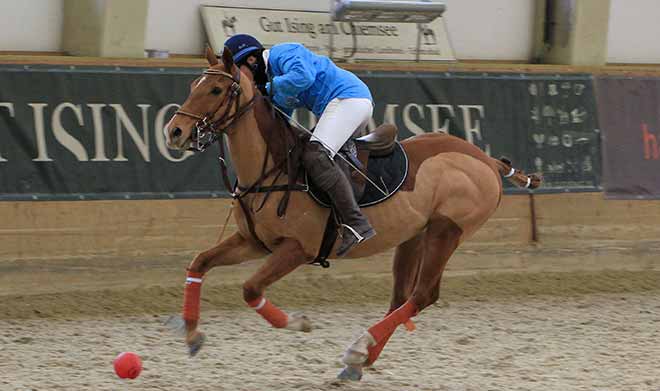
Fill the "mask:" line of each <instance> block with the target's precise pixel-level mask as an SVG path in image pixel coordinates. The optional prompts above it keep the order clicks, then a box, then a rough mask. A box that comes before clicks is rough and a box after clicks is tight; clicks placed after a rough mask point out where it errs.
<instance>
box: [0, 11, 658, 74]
mask: <svg viewBox="0 0 660 391" xmlns="http://www.w3.org/2000/svg"><path fill="white" fill-rule="evenodd" d="M445 2H446V4H447V6H448V10H449V11H448V14H447V26H448V30H449V34H450V37H451V39H452V42H453V45H454V50H455V52H456V56H457V58H459V59H463V60H469V59H490V60H513V61H523V62H524V61H528V60H529V58H530V56H531V53H532V45H533V36H534V34H533V27H534V7H535V5H534V4H535V2H534V1H530V0H498V1H497V2H484V1H480V0H445ZM202 3H203V4H208V5H224V6H236V7H250V8H259V7H262V8H281V9H303V10H316V11H323V10H326V9H327V7H328V0H308V1H304V2H302V1H297V0H279V1H277V2H273V1H268V0H207V1H201V0H190V1H177V0H152V1H150V2H149V11H148V19H147V32H146V42H145V45H146V48H149V49H164V50H169V51H170V52H171V53H179V54H197V53H200V51H201V48H202V46H203V44H204V42H205V33H204V30H203V25H202V21H201V17H200V12H199V6H200V5H201V4H202ZM62 4H63V0H49V1H41V0H23V1H20V2H16V1H5V2H2V3H0V23H2V31H3V34H0V51H51V52H59V51H61V50H62V47H61V30H62V23H63V13H62V9H63V6H62ZM659 12H660V3H658V2H657V1H655V0H637V1H635V6H634V7H633V6H631V5H630V2H627V1H624V0H612V1H611V12H610V29H609V35H608V39H609V41H608V51H609V55H608V62H611V63H660V47H658V46H657V45H655V44H654V39H655V37H657V36H658V35H660V25H658V24H657V23H655V20H654V17H655V15H658V13H659ZM25 26H30V28H29V29H26V28H25Z"/></svg>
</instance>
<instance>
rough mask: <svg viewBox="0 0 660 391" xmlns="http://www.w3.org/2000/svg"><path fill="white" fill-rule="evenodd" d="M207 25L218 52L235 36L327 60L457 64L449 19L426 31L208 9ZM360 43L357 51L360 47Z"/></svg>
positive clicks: (313, 14)
mask: <svg viewBox="0 0 660 391" xmlns="http://www.w3.org/2000/svg"><path fill="white" fill-rule="evenodd" d="M201 11H202V20H203V21H204V25H205V28H206V33H207V36H208V37H209V41H210V42H211V46H212V47H213V49H214V50H215V51H216V52H220V51H221V50H222V49H223V47H224V42H225V40H226V39H227V38H229V37H231V36H232V35H235V34H240V33H247V34H252V35H254V36H255V37H256V38H257V39H258V40H259V41H261V43H262V44H264V46H266V47H271V46H273V45H275V44H278V43H281V42H300V43H301V44H303V45H305V47H307V48H308V49H310V50H312V51H314V52H316V53H317V54H321V55H329V53H330V36H332V39H333V57H334V58H342V59H354V60H390V61H393V60H394V61H396V60H409V61H413V60H415V59H416V56H417V37H418V34H420V32H421V40H420V51H419V53H420V60H422V61H426V60H430V61H456V58H455V57H454V52H453V50H452V47H451V44H450V42H449V37H448V35H447V29H446V27H445V22H444V19H443V18H438V19H436V20H435V21H433V22H432V23H428V24H423V25H421V26H420V27H418V26H417V24H415V23H378V22H355V23H349V22H332V21H331V20H330V14H329V13H327V12H317V11H284V10H263V9H250V8H234V7H221V6H202V7H201ZM354 38H355V41H356V47H354Z"/></svg>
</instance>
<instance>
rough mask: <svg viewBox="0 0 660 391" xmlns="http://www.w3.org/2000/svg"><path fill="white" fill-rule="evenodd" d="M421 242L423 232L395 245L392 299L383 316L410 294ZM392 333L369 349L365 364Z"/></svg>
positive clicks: (420, 250) (421, 256) (374, 355)
mask: <svg viewBox="0 0 660 391" xmlns="http://www.w3.org/2000/svg"><path fill="white" fill-rule="evenodd" d="M423 244H424V232H422V233H420V234H419V235H417V236H415V237H414V238H412V239H409V240H408V241H406V242H404V243H401V244H400V245H399V246H397V248H396V251H395V252H394V261H393V263H392V275H393V278H394V286H393V288H392V300H391V302H390V309H389V311H387V314H385V316H388V315H389V314H391V313H392V312H393V311H394V310H396V309H397V308H399V307H400V306H401V305H402V304H403V303H405V302H406V300H408V298H409V297H410V295H412V292H413V289H414V288H415V283H416V282H417V274H419V268H420V266H421V264H422V258H423V257H424V246H423ZM392 334H394V330H392V332H391V333H389V334H387V335H386V336H385V337H384V338H383V340H382V341H381V342H379V343H378V344H377V345H376V346H374V347H373V348H372V349H371V351H370V352H369V353H370V354H369V359H368V360H367V362H366V363H365V365H367V366H368V365H371V364H372V363H373V362H374V361H376V359H377V358H378V356H379V355H380V352H381V351H382V350H383V348H384V347H385V344H387V341H388V340H389V339H390V337H391V336H392Z"/></svg>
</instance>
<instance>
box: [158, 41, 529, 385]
mask: <svg viewBox="0 0 660 391" xmlns="http://www.w3.org/2000/svg"><path fill="white" fill-rule="evenodd" d="M207 60H208V62H209V68H208V70H206V71H205V72H204V74H203V75H202V76H200V77H199V78H198V79H197V80H195V81H194V82H193V84H192V85H191V93H190V96H189V97H188V99H187V100H186V101H185V103H184V104H183V106H182V107H181V109H180V110H179V111H178V112H177V113H176V114H175V115H174V117H173V118H172V119H171V120H170V122H169V123H168V124H167V126H166V128H165V132H166V137H167V142H168V146H170V148H176V149H187V148H189V147H190V146H191V145H195V144H198V143H200V140H199V137H201V136H200V134H201V133H199V129H200V128H202V129H206V130H210V131H209V132H223V133H224V134H225V135H226V137H227V142H228V146H229V151H230V153H231V156H232V161H233V165H234V168H235V170H236V174H237V178H238V186H237V189H247V188H250V187H252V186H251V185H252V184H254V183H255V182H259V183H268V184H269V185H270V184H276V185H286V184H287V183H289V179H288V178H286V177H285V176H282V175H276V172H278V171H277V170H276V169H275V168H276V166H277V161H278V159H276V158H275V156H276V155H277V154H278V153H280V154H282V153H283V154H286V153H287V151H286V150H283V151H282V150H279V151H278V150H275V149H276V148H271V146H269V145H268V143H267V140H266V138H265V137H264V134H266V135H268V134H271V133H273V132H276V131H277V130H278V129H282V128H283V126H285V125H284V121H283V120H282V119H280V118H279V117H277V116H272V115H270V110H269V109H268V103H267V102H266V101H265V100H264V99H262V98H260V94H259V92H258V91H257V90H256V89H255V88H254V86H253V82H252V80H251V79H250V77H251V75H250V72H249V71H247V70H245V69H244V70H240V69H238V68H237V67H236V65H235V64H234V63H233V61H232V56H231V53H230V52H229V50H228V49H225V51H224V53H223V55H222V63H219V62H218V59H217V58H216V56H215V55H214V54H213V52H212V51H210V50H207ZM241 76H242V77H241ZM260 129H261V130H260ZM401 144H402V146H403V148H404V150H405V151H406V153H407V154H408V159H409V163H408V164H409V170H408V177H407V179H406V180H405V182H404V184H403V186H402V187H401V189H400V191H399V192H397V193H396V194H394V195H392V196H391V197H390V198H389V199H388V200H386V201H385V202H382V203H380V204H377V205H375V206H371V207H368V208H366V209H365V210H364V212H365V214H366V215H367V216H368V218H369V221H370V222H371V224H372V225H373V226H374V227H375V229H376V231H377V232H378V235H377V236H376V237H374V238H373V239H371V240H368V241H366V242H364V243H361V244H359V245H358V246H357V247H356V248H355V249H354V250H352V251H351V252H350V253H349V255H348V258H360V257H366V256H370V255H374V254H377V253H380V252H382V251H385V250H387V249H389V248H392V247H396V251H395V255H394V265H393V273H394V288H393V292H392V299H391V304H390V308H389V312H388V313H387V315H386V316H385V317H384V318H383V319H382V320H380V321H378V322H376V323H375V324H374V326H372V327H371V328H369V329H368V330H367V331H365V332H364V334H363V335H362V336H361V337H360V338H359V339H358V340H357V341H355V342H354V343H353V344H352V345H351V347H349V349H348V350H347V352H346V354H345V355H344V359H343V361H344V363H345V364H346V368H345V369H344V371H342V373H341V374H340V378H348V379H354V380H358V379H360V378H361V375H362V368H363V367H364V366H367V365H371V364H372V363H373V362H374V361H375V360H376V359H377V358H378V355H379V354H380V352H381V350H382V349H383V347H384V346H385V344H386V343H387V341H388V339H389V338H390V336H391V335H392V334H393V333H394V331H395V329H396V328H397V327H398V326H399V325H401V324H410V323H409V321H410V318H411V317H413V316H415V315H417V314H418V313H419V312H420V311H422V310H423V309H424V308H426V307H428V306H429V305H431V304H433V303H434V302H435V301H436V300H437V299H438V294H439V288H440V279H441V277H442V273H443V271H444V269H445V266H446V264H447V261H448V260H449V257H450V256H451V255H452V253H453V252H454V251H455V250H456V248H457V247H458V246H459V245H460V244H461V243H462V242H463V241H464V240H466V239H467V238H469V237H470V236H471V235H472V234H474V233H475V232H476V231H477V230H478V229H479V228H480V227H481V226H482V225H483V224H484V223H485V222H486V220H488V218H489V217H490V216H491V215H492V214H493V213H494V212H495V210H496V209H497V206H498V205H499V203H500V199H501V197H502V181H501V178H500V175H505V176H506V177H508V178H509V180H511V181H512V182H513V183H515V184H516V185H518V186H527V187H531V188H535V187H538V186H539V185H540V182H541V179H540V178H539V177H537V176H534V175H532V176H528V175H526V174H524V173H522V172H521V171H518V170H514V169H513V168H512V167H511V166H510V165H509V164H508V162H507V161H499V160H496V159H493V158H491V157H489V156H488V155H486V154H485V153H484V152H483V151H481V150H480V149H479V148H477V147H475V146H474V145H472V144H470V143H468V142H466V141H464V140H462V139H459V138H456V137H453V136H450V135H446V134H441V133H437V134H425V135H420V136H416V137H412V138H409V139H406V140H404V141H402V143H401ZM273 145H280V147H279V149H281V148H282V144H281V143H280V144H276V143H274V144H273ZM271 182H272V183H271ZM237 189H233V190H234V191H238V192H240V190H237ZM278 194H279V195H278ZM284 194H285V193H273V194H271V196H270V197H268V196H267V194H265V193H259V192H254V193H248V192H243V193H241V194H240V195H239V196H238V197H239V198H237V199H236V200H235V201H234V204H233V213H234V217H235V219H236V223H237V226H238V232H236V233H235V234H233V235H232V236H231V237H229V238H227V239H226V240H223V241H222V242H220V243H219V244H217V245H216V246H214V247H212V248H210V249H209V250H207V251H204V252H202V253H200V254H199V255H198V256H196V257H195V259H194V260H193V261H192V262H191V263H190V266H189V268H188V276H187V281H186V287H185V291H184V310H183V319H184V321H185V328H186V332H187V333H186V342H187V344H188V347H189V348H190V353H191V354H195V353H196V352H197V350H198V349H199V348H200V347H201V345H202V343H203V341H204V336H203V334H202V333H201V332H199V331H198V330H197V325H198V320H199V301H200V290H201V283H202V277H203V276H204V274H205V273H206V272H208V271H209V270H210V269H212V268H214V267H216V266H224V265H234V264H238V263H241V262H245V261H247V260H251V259H255V258H262V257H267V259H266V261H265V263H264V264H263V265H262V266H261V267H260V268H259V269H258V270H257V272H256V273H255V274H254V275H253V276H252V277H251V278H250V279H248V280H247V281H246V282H245V283H244V285H243V296H244V299H245V301H246V302H247V303H248V305H249V306H250V307H252V308H254V309H255V310H256V311H257V312H258V313H259V314H260V315H261V316H263V317H264V318H265V319H266V320H267V321H268V322H269V323H270V324H271V325H272V326H274V327H277V328H287V329H291V330H298V331H309V330H310V323H309V321H308V320H307V319H306V318H305V317H302V316H290V315H287V314H286V313H284V312H283V311H281V310H280V309H279V308H277V307H276V306H275V305H274V304H272V303H271V302H269V301H268V300H266V299H265V298H264V297H263V294H264V291H265V289H266V288H267V287H268V286H270V285H271V284H273V283H274V282H276V281H277V280H279V279H280V278H282V277H284V276H285V275H287V274H288V273H290V272H292V271H293V270H295V269H296V268H297V267H298V266H300V265H304V264H307V263H309V262H310V261H311V260H312V259H314V258H315V256H316V254H317V253H318V251H319V247H320V244H321V237H322V234H323V230H324V227H325V223H326V221H327V218H328V214H329V210H328V209H324V208H322V207H320V206H319V205H318V204H317V203H316V202H315V201H314V200H312V198H311V197H310V196H309V195H308V194H307V193H305V192H299V191H298V192H292V193H291V194H290V199H288V204H289V208H288V212H286V214H285V215H284V216H283V217H279V216H278V208H279V207H280V206H281V200H282V197H284ZM287 197H289V195H287ZM241 203H242V205H241ZM246 205H247V206H246ZM269 251H270V253H269Z"/></svg>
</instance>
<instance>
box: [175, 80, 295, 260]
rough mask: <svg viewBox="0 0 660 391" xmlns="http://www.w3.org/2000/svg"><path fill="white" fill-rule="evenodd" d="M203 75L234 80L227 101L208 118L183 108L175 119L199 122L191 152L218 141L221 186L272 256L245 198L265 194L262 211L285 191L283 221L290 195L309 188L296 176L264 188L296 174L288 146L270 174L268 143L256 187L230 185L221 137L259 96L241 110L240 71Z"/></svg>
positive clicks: (254, 185) (204, 148)
mask: <svg viewBox="0 0 660 391" xmlns="http://www.w3.org/2000/svg"><path fill="white" fill-rule="evenodd" d="M204 74H205V75H217V76H222V77H226V78H228V79H231V80H232V84H231V86H230V88H229V91H228V92H227V93H226V94H225V96H224V98H222V99H221V100H220V102H219V103H218V104H217V105H216V106H215V108H214V110H213V111H211V112H209V114H207V115H200V114H196V113H193V112H191V111H190V110H188V109H187V108H185V107H184V106H182V107H181V108H180V109H179V110H177V111H176V113H175V114H174V115H175V116H176V115H179V114H181V115H185V116H187V117H191V118H194V119H196V120H197V122H196V123H195V131H194V133H193V136H192V143H191V145H190V147H189V148H188V149H189V150H192V151H195V152H202V151H204V150H206V148H208V147H209V146H210V145H212V144H213V143H214V142H216V141H217V142H218V145H219V147H220V154H219V157H218V159H219V160H220V170H221V173H222V182H223V184H224V186H225V188H226V189H227V190H228V191H229V193H230V195H231V197H232V198H234V199H235V200H237V201H238V204H239V206H240V207H241V209H242V211H243V214H244V216H245V220H246V222H247V226H248V230H249V231H250V234H251V235H252V237H253V238H254V240H255V242H257V244H258V245H259V246H260V247H261V248H263V249H264V250H265V251H267V252H269V253H270V252H271V250H270V249H269V248H268V246H266V244H265V243H264V242H263V241H262V240H261V239H259V236H258V235H257V233H256V230H255V227H254V221H253V218H252V213H251V211H250V210H249V209H248V207H247V206H246V205H245V201H244V200H243V198H244V197H245V196H246V195H248V194H251V193H262V192H265V193H267V194H266V196H265V197H264V199H263V201H262V203H261V206H260V207H259V209H261V208H262V207H263V206H264V204H265V203H266V200H267V199H268V196H269V195H270V193H271V192H273V191H283V192H285V195H284V197H282V199H281V200H280V204H279V206H278V215H279V216H280V217H282V216H283V215H284V213H285V211H286V208H287V205H288V201H289V194H290V192H291V191H300V190H304V191H306V190H307V187H306V186H305V187H302V186H301V185H297V184H296V183H295V181H296V179H297V176H293V175H292V176H291V177H290V178H289V182H290V183H289V184H288V185H271V186H263V183H264V181H265V180H266V178H268V177H270V176H271V175H274V174H276V176H275V179H274V180H273V183H275V181H277V179H278V178H279V177H280V175H282V174H286V175H288V174H289V172H291V173H293V171H294V170H293V169H290V165H289V158H288V155H289V154H290V153H291V149H289V147H288V146H287V159H286V160H285V161H284V162H283V163H284V164H280V165H276V166H275V167H272V168H271V169H270V170H267V169H266V165H267V163H268V157H269V153H270V151H269V145H268V143H266V154H265V156H264V160H263V165H262V167H261V175H260V176H259V179H257V180H256V181H255V182H254V183H252V184H251V185H250V186H248V187H246V188H241V187H240V186H239V185H238V180H237V181H236V183H235V184H234V185H233V186H232V185H231V183H230V181H229V175H228V169H227V161H226V158H225V143H224V142H223V141H222V139H221V134H222V133H226V134H229V129H230V128H231V127H232V126H233V125H234V124H236V121H238V119H240V118H241V117H242V116H243V115H244V114H246V113H247V112H249V111H250V110H251V109H252V108H253V107H254V104H255V96H256V95H253V96H252V99H250V101H249V102H248V103H247V104H245V106H243V107H241V106H240V102H241V99H240V98H241V94H242V89H241V85H240V81H241V71H240V70H239V71H238V74H237V76H234V75H232V74H230V73H227V72H224V71H220V70H217V69H212V68H209V69H207V70H205V71H204ZM234 102H235V103H234ZM232 105H234V106H235V109H234V112H233V113H231V107H232ZM223 106H226V108H225V110H224V111H223V112H222V114H221V115H220V116H219V117H218V119H215V120H214V118H215V117H216V115H217V113H218V111H219V110H220V109H221V108H222V107H223ZM257 211H258V210H257Z"/></svg>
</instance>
